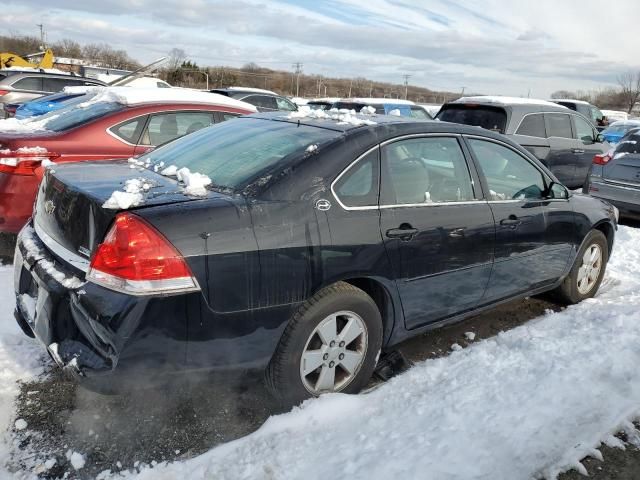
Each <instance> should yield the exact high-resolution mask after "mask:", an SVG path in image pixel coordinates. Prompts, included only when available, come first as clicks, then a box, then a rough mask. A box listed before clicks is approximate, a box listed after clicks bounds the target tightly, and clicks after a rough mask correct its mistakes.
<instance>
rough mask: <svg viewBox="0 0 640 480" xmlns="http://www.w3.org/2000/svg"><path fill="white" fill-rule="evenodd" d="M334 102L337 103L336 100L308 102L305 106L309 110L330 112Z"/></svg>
mask: <svg viewBox="0 0 640 480" xmlns="http://www.w3.org/2000/svg"><path fill="white" fill-rule="evenodd" d="M336 101H338V99H326V100H322V99H316V100H309V101H308V102H307V105H306V106H307V107H309V108H310V109H311V110H330V109H331V107H332V106H333V104H334V103H336Z"/></svg>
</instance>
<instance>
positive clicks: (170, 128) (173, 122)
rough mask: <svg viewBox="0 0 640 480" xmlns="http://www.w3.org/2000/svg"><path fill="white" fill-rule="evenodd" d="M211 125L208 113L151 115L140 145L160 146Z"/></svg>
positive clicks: (211, 118)
mask: <svg viewBox="0 0 640 480" xmlns="http://www.w3.org/2000/svg"><path fill="white" fill-rule="evenodd" d="M212 123H213V115H212V114H211V113H209V112H171V113H159V114H156V115H151V118H150V119H149V123H148V125H147V128H146V129H145V131H144V133H143V134H142V140H141V141H140V143H141V144H142V145H162V144H163V143H167V142H170V141H172V140H175V139H176V138H178V137H182V136H184V135H189V134H190V133H193V132H196V131H198V130H200V129H201V128H204V127H208V126H209V125H211V124H212Z"/></svg>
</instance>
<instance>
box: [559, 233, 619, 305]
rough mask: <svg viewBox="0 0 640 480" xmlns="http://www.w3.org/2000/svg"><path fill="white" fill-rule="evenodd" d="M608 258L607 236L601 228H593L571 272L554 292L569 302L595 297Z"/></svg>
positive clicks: (564, 301) (563, 300) (562, 299)
mask: <svg viewBox="0 0 640 480" xmlns="http://www.w3.org/2000/svg"><path fill="white" fill-rule="evenodd" d="M608 260H609V246H608V243H607V238H606V237H605V236H604V234H603V233H602V232H600V231H599V230H592V231H591V232H589V234H588V235H587V237H586V238H585V240H584V242H583V244H582V247H581V248H580V250H579V251H578V255H577V256H576V259H575V261H574V264H573V267H572V268H571V272H569V275H567V278H565V279H564V281H563V282H562V285H560V286H559V287H558V288H557V289H556V290H555V292H554V293H555V294H556V295H557V296H558V297H559V299H560V300H561V301H562V302H563V303H567V304H574V303H578V302H581V301H582V300H584V299H586V298H591V297H593V296H594V295H595V294H596V292H597V291H598V288H599V287H600V283H601V282H602V278H603V277H604V272H605V268H606V266H607V262H608Z"/></svg>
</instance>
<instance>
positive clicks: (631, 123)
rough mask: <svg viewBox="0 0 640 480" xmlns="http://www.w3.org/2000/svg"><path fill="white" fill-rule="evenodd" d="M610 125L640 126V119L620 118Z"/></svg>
mask: <svg viewBox="0 0 640 480" xmlns="http://www.w3.org/2000/svg"><path fill="white" fill-rule="evenodd" d="M609 127H640V120H618V121H616V122H613V123H610V124H609Z"/></svg>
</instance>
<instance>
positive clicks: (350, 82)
mask: <svg viewBox="0 0 640 480" xmlns="http://www.w3.org/2000/svg"><path fill="white" fill-rule="evenodd" d="M352 86H353V78H352V79H351V80H350V81H349V95H347V97H349V98H351V87H352Z"/></svg>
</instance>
